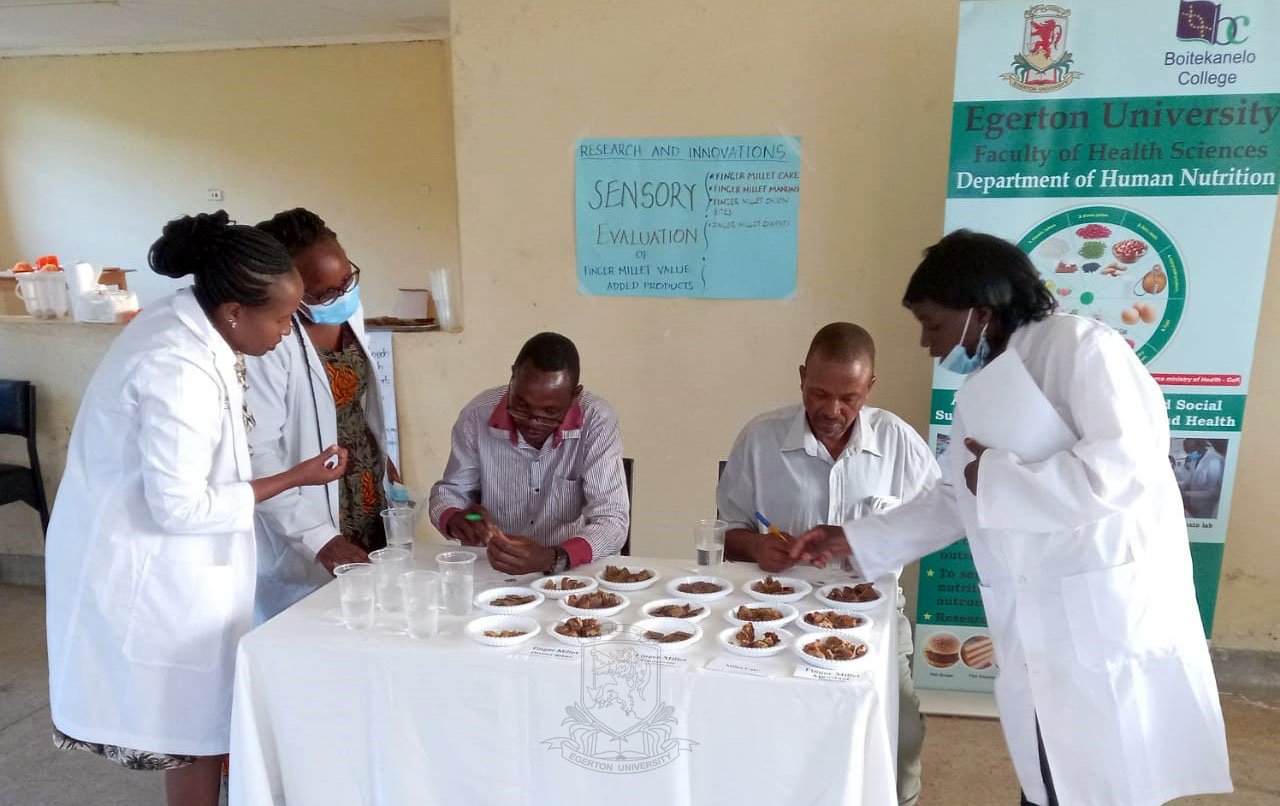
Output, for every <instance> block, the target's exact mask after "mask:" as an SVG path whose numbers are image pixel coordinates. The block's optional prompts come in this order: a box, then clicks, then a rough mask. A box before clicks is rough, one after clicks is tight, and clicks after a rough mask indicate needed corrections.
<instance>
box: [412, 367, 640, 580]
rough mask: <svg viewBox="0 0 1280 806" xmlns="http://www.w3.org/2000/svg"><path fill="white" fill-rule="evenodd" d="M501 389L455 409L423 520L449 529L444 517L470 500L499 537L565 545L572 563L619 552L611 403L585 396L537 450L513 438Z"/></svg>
mask: <svg viewBox="0 0 1280 806" xmlns="http://www.w3.org/2000/svg"><path fill="white" fill-rule="evenodd" d="M506 392H507V387H505V386H500V387H497V388H495V389H489V390H487V391H485V392H481V393H480V394H479V395H478V396H477V397H476V398H475V399H474V400H472V401H471V402H470V403H468V404H467V405H466V407H464V408H463V409H462V413H461V414H459V415H458V421H457V422H456V423H454V425H453V435H452V438H451V445H450V448H449V462H448V464H447V465H445V469H444V478H442V479H440V481H438V482H436V484H435V486H434V487H432V488H431V504H430V506H431V522H432V523H434V524H435V525H436V527H437V528H438V529H439V530H440V532H441V533H442V534H445V535H447V534H448V531H447V529H446V527H447V526H448V521H449V519H450V518H452V517H453V516H454V515H455V514H456V513H457V512H458V510H460V509H465V508H466V507H468V506H470V505H471V504H473V503H478V504H481V505H483V506H484V508H485V509H486V510H488V511H489V515H490V516H491V517H492V519H493V522H494V524H495V525H497V526H498V528H500V529H502V531H504V532H506V533H507V534H510V535H523V536H525V537H528V538H530V539H532V540H533V541H534V542H536V543H538V544H540V545H543V546H561V547H562V548H564V550H565V551H566V552H568V554H569V562H570V564H571V565H572V566H578V565H583V564H585V563H589V562H591V561H593V560H595V559H599V558H602V557H607V556H609V555H611V554H617V553H618V551H619V550H620V549H621V548H622V544H623V543H624V542H626V539H627V529H628V527H629V525H630V514H629V510H630V506H629V503H628V500H627V484H626V477H625V476H624V474H623V472H622V439H621V436H620V435H619V432H618V419H617V417H616V416H615V415H614V413H613V408H612V407H611V406H610V405H609V404H608V403H607V402H605V401H604V400H603V399H601V398H599V397H596V396H595V395H593V394H591V393H590V392H583V393H582V395H581V396H580V397H579V399H578V402H577V403H575V404H574V405H573V408H571V409H569V412H568V413H567V414H566V415H565V417H564V420H563V421H561V423H560V427H559V429H558V430H557V431H556V432H555V433H554V434H552V436H551V438H549V439H548V440H547V441H546V442H545V443H544V444H543V446H542V448H541V449H539V448H535V447H533V446H532V445H530V444H529V443H527V442H525V440H524V437H522V436H521V435H520V432H519V430H518V429H517V428H516V426H515V423H514V422H513V421H512V419H511V415H510V414H509V413H508V411H507V398H506Z"/></svg>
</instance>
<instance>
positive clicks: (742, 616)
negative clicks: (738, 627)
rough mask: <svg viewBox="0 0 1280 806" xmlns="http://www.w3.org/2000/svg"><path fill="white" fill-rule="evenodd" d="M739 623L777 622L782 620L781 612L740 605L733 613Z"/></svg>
mask: <svg viewBox="0 0 1280 806" xmlns="http://www.w3.org/2000/svg"><path fill="white" fill-rule="evenodd" d="M733 615H734V618H737V619H739V620H740V621H777V620H778V619H780V618H782V611H781V610H775V609H773V608H772V607H747V606H746V605H742V606H741V607H739V608H738V609H737V610H735V611H734V613H733Z"/></svg>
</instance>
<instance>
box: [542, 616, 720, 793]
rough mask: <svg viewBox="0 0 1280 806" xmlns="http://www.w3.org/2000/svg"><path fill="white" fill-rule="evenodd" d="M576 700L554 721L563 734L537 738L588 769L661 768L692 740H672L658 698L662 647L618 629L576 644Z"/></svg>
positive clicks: (667, 712) (672, 721)
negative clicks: (608, 637) (599, 640)
mask: <svg viewBox="0 0 1280 806" xmlns="http://www.w3.org/2000/svg"><path fill="white" fill-rule="evenodd" d="M581 663H582V666H581V679H580V682H579V687H578V688H579V690H578V701H577V702H576V703H574V704H573V705H570V706H568V707H567V708H565V714H566V717H565V719H564V721H563V722H561V723H560V724H561V725H563V726H566V727H567V728H568V732H569V735H568V736H561V737H556V738H554V739H548V740H546V741H544V742H543V744H545V745H546V746H547V748H548V749H551V750H559V751H560V753H561V755H562V756H563V757H564V759H565V760H566V761H569V762H571V763H573V764H577V765H578V766H579V767H583V768H585V769H589V770H596V771H598V772H608V773H638V772H647V771H649V770H655V769H658V768H659V767H663V766H666V765H667V764H669V763H671V762H672V761H674V760H675V759H676V757H677V756H679V755H680V753H681V751H684V750H689V749H690V748H692V747H693V746H694V745H695V744H696V742H691V741H689V740H688V739H675V738H672V736H671V733H672V730H674V729H675V728H676V727H677V725H678V723H679V720H678V719H677V718H676V715H675V709H674V708H672V707H671V706H670V705H667V704H666V703H664V702H663V701H662V668H663V662H662V647H661V646H660V645H657V644H654V643H652V642H648V641H643V640H641V638H640V636H638V635H636V636H628V635H627V634H626V633H624V634H623V635H622V636H621V637H619V638H617V639H616V640H613V641H609V642H608V643H603V644H595V645H591V646H586V647H583V648H582V662H581Z"/></svg>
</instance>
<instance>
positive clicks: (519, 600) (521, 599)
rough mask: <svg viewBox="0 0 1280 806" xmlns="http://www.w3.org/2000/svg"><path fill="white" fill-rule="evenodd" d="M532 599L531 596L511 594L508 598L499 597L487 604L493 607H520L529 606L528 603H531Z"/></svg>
mask: <svg viewBox="0 0 1280 806" xmlns="http://www.w3.org/2000/svg"><path fill="white" fill-rule="evenodd" d="M534 598H535V597H533V596H523V595H521V594H518V593H513V594H511V595H510V596H501V597H499V598H497V599H494V600H493V601H491V602H489V604H490V605H491V606H493V607H519V606H520V605H526V604H529V602H532V601H533V600H534Z"/></svg>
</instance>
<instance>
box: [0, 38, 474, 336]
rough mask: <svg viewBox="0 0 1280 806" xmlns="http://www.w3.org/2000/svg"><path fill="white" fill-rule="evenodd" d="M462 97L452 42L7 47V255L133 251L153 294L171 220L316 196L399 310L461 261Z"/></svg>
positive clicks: (3, 136) (377, 289)
mask: <svg viewBox="0 0 1280 806" xmlns="http://www.w3.org/2000/svg"><path fill="white" fill-rule="evenodd" d="M451 109H452V102H451V100H450V89H449V48H448V45H447V44H445V43H442V42H415V43H406V44H387V45H350V46H329V47H310V48H270V49H262V50H239V51H224V52H201V53H165V54H145V55H124V56H80V57H54V58H39V59H3V60H0V263H3V264H4V267H5V268H7V267H8V265H10V264H12V263H13V262H14V261H16V260H19V259H30V258H33V257H34V256H36V255H39V254H44V253H46V252H55V253H57V254H58V255H59V256H61V257H62V258H63V259H64V262H69V261H73V260H77V259H79V260H88V261H90V262H92V263H94V264H95V265H99V264H105V265H117V266H123V267H126V268H135V269H139V270H140V271H138V272H137V273H136V274H134V275H132V276H131V277H130V285H131V286H137V287H139V288H141V289H143V291H144V294H143V303H144V304H145V303H146V300H147V298H154V297H155V296H156V295H157V294H159V293H163V292H164V291H167V290H168V289H169V288H171V287H174V285H175V283H174V282H173V281H169V280H167V279H165V278H161V277H160V276H159V275H156V274H153V273H152V272H151V271H150V270H148V269H147V267H146V251H147V247H148V246H150V244H151V242H152V241H154V240H155V239H156V237H157V236H158V235H159V234H160V228H161V226H162V225H163V224H164V222H165V221H167V220H169V219H170V218H173V217H174V216H175V215H177V214H179V213H194V212H199V211H203V210H215V209H218V208H219V207H225V208H226V210H227V211H228V212H229V213H230V214H231V216H232V217H233V218H236V219H238V220H240V221H243V222H246V223H250V224H252V223H256V222H257V221H259V220H261V219H263V218H266V217H268V216H270V215H271V214H273V213H275V212H277V211H278V210H281V209H284V208H287V207H294V206H305V207H309V208H311V209H313V210H315V211H316V212H317V213H319V214H320V215H321V216H322V217H323V218H325V219H326V221H328V222H329V224H330V226H332V227H333V228H334V229H335V230H337V232H338V234H339V235H340V236H342V239H343V243H344V245H345V246H346V247H347V250H348V252H349V253H350V255H351V257H352V259H353V260H355V261H356V262H357V263H359V264H360V265H361V267H362V268H363V269H365V270H366V277H367V281H366V283H365V288H364V292H365V295H366V303H367V307H368V308H369V309H370V311H371V313H390V312H391V310H392V306H393V304H394V299H393V298H394V289H396V288H397V287H401V286H406V287H425V286H426V284H427V279H426V270H427V269H428V268H429V267H431V266H434V265H446V266H453V265H456V262H457V214H456V211H457V185H456V182H455V179H454V165H453V121H452V118H451ZM210 188H219V189H221V190H222V191H223V193H224V198H223V201H222V202H216V201H210V200H208V199H207V191H208V190H209V189H210Z"/></svg>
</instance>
